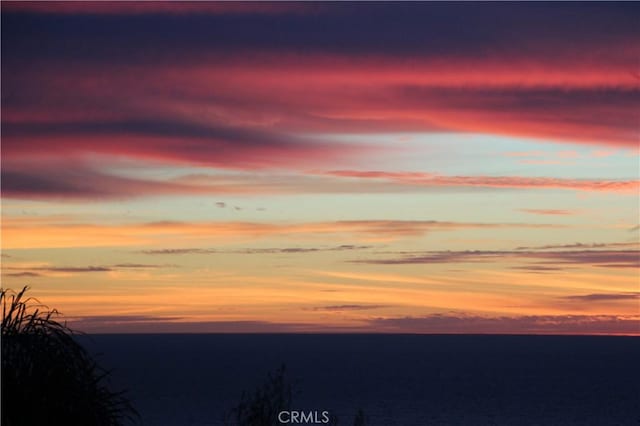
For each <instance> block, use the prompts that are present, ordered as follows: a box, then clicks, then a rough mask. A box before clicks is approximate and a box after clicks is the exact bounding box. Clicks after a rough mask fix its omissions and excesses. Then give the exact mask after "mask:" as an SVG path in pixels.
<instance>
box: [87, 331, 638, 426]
mask: <svg viewBox="0 0 640 426" xmlns="http://www.w3.org/2000/svg"><path fill="white" fill-rule="evenodd" d="M80 339H81V341H82V344H83V345H85V347H87V348H88V349H89V350H90V351H91V352H92V353H94V354H98V360H99V362H100V364H101V365H103V366H104V367H106V368H108V369H111V370H112V378H111V383H112V385H113V386H114V387H116V388H119V389H122V388H126V389H128V395H129V397H130V399H131V400H132V401H133V403H134V405H135V407H136V408H137V410H138V411H139V412H140V414H141V416H142V419H143V424H145V425H148V426H156V425H158V426H174V425H175V426H189V425H194V426H196V425H197V426H201V425H223V418H224V414H225V413H228V412H229V411H230V410H231V409H232V408H233V407H234V406H235V405H236V404H237V403H238V402H239V400H240V397H241V394H242V392H243V390H247V391H252V390H253V389H255V388H256V387H257V386H259V385H260V384H261V383H262V382H263V381H264V379H265V377H266V375H267V373H268V372H270V371H274V370H276V369H277V368H278V367H279V366H280V365H282V364H285V365H286V372H287V373H286V375H287V378H288V380H289V382H290V383H291V384H292V386H293V389H294V396H293V404H292V405H293V407H292V408H293V409H296V410H305V411H329V412H330V413H331V414H333V415H336V416H338V418H339V425H340V426H342V425H352V424H353V419H354V416H355V414H356V412H357V410H358V409H360V408H361V409H362V410H363V411H364V413H365V414H366V416H367V418H368V423H367V424H368V425H374V426H394V425H397V426H414V425H415V426H421V425H509V426H510V425H514V426H518V425H594V426H596V425H597V426H606V425H636V426H638V425H640V338H637V337H608V336H602V337H595V336H483V335H295V334H284V335H268V334H258V335H251V334H249V335H247V334H236V335H234V334H155V335H152V334H149V335H134V334H121V335H115V334H114V335H91V336H83V337H81V338H80Z"/></svg>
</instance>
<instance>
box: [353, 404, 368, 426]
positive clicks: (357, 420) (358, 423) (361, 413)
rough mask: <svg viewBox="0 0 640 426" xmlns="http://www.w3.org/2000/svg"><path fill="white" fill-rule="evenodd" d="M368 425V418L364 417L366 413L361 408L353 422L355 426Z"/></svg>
mask: <svg viewBox="0 0 640 426" xmlns="http://www.w3.org/2000/svg"><path fill="white" fill-rule="evenodd" d="M366 425H367V418H366V416H365V415H364V411H363V410H362V408H360V409H359V410H358V412H357V413H356V417H355V419H354V420H353V426H366Z"/></svg>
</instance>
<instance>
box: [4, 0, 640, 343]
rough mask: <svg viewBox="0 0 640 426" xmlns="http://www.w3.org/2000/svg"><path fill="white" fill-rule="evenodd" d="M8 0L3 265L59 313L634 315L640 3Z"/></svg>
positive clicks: (539, 324)
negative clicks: (96, 0)
mask: <svg viewBox="0 0 640 426" xmlns="http://www.w3.org/2000/svg"><path fill="white" fill-rule="evenodd" d="M1 7H2V129H1V130H2V285H3V287H5V288H14V289H18V288H22V286H24V285H29V286H31V287H32V293H33V294H32V295H33V296H35V297H37V298H38V299H40V300H41V301H42V302H43V303H45V304H47V305H49V306H51V307H55V308H58V310H60V311H61V312H62V313H63V314H64V317H65V318H66V319H67V320H68V321H69V324H70V325H71V326H72V327H74V328H77V329H78V330H82V331H87V332H116V333H120V332H392V333H396V332H407V333H560V334H576V333H578V334H581V333H591V334H637V335H640V226H639V217H640V211H639V210H640V197H639V192H638V191H639V189H640V162H639V161H640V31H639V29H638V22H639V21H640V4H638V3H633V2H631V3H620V4H619V3H606V4H605V3H570V4H568V3H483V4H478V3H440V2H438V3H396V4H388V3H375V4H374V3H295V2H292V3H206V2H200V3H153V2H145V3H110V2H103V3H82V2H72V3H71V2H70V3H67V2H61V3H12V2H4V1H3V2H2V6H1Z"/></svg>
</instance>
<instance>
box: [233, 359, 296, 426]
mask: <svg viewBox="0 0 640 426" xmlns="http://www.w3.org/2000/svg"><path fill="white" fill-rule="evenodd" d="M290 408H291V385H290V384H289V383H288V382H287V380H286V374H285V366H284V365H282V366H281V367H280V368H278V369H277V370H276V371H275V373H269V374H268V375H267V379H266V381H265V382H264V383H263V384H262V386H260V387H258V388H257V389H256V390H255V391H254V392H253V393H247V392H243V393H242V397H241V398H240V403H239V404H238V406H237V407H236V408H234V409H233V410H232V411H231V415H230V417H231V419H229V420H231V421H229V420H228V421H227V424H231V425H233V426H275V425H280V423H279V422H278V413H280V412H281V411H284V410H290Z"/></svg>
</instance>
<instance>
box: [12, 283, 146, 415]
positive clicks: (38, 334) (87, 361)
mask: <svg viewBox="0 0 640 426" xmlns="http://www.w3.org/2000/svg"><path fill="white" fill-rule="evenodd" d="M27 290H28V287H24V288H23V289H22V290H21V291H20V292H17V293H16V292H14V291H12V290H8V289H0V305H2V325H1V328H2V332H1V335H2V341H1V345H2V416H1V419H2V425H3V426H32V425H34V426H35V425H37V426H43V425H65V426H116V425H122V424H124V423H125V422H126V421H127V420H130V421H131V422H134V423H135V422H137V420H138V414H137V413H136V411H135V410H134V409H133V407H132V406H131V404H130V402H129V401H128V400H127V399H126V398H124V396H123V395H122V393H121V392H120V393H118V392H112V391H110V390H109V389H108V388H107V386H106V385H105V384H104V382H105V379H106V378H107V376H108V372H107V371H105V370H103V369H102V368H100V367H99V366H98V365H97V364H96V363H95V362H94V360H93V359H92V358H91V356H90V355H89V354H88V353H87V351H86V350H85V349H84V348H83V347H82V346H81V345H80V344H79V343H78V342H77V341H76V340H75V339H74V337H73V331H72V330H71V329H69V328H68V327H67V326H66V324H62V323H60V322H58V321H56V319H55V318H56V317H57V316H58V315H59V313H58V311H56V310H55V309H53V310H49V309H48V308H47V307H46V306H43V305H41V304H40V303H39V302H38V301H37V300H35V299H33V298H25V293H26V292H27Z"/></svg>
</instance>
